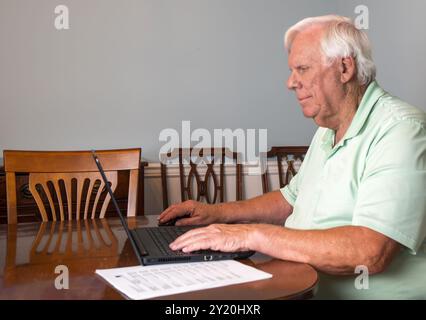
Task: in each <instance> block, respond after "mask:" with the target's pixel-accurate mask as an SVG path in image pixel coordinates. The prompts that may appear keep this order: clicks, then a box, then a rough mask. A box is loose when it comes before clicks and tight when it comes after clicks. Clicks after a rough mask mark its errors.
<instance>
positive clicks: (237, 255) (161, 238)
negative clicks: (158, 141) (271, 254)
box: [92, 151, 254, 265]
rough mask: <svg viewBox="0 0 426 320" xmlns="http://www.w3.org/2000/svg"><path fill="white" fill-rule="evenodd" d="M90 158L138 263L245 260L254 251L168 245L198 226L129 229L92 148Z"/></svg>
mask: <svg viewBox="0 0 426 320" xmlns="http://www.w3.org/2000/svg"><path fill="white" fill-rule="evenodd" d="M92 154H93V159H94V160H95V162H96V165H97V167H98V170H99V172H100V174H101V176H102V180H103V181H104V183H105V187H106V189H107V191H108V193H109V195H110V196H111V201H112V202H113V205H114V207H115V210H116V211H117V214H118V216H119V218H120V221H121V223H122V225H123V228H124V230H125V231H126V234H127V237H128V238H129V241H130V243H131V245H132V248H133V251H134V252H135V254H136V257H137V259H138V261H139V263H140V264H142V265H153V264H166V263H182V262H199V261H216V260H229V259H245V258H248V257H250V256H251V255H252V254H254V251H243V252H221V251H213V250H201V251H194V252H191V253H184V252H182V251H173V250H171V249H170V248H169V244H170V243H171V242H173V241H174V240H175V239H176V238H177V237H179V236H180V235H182V234H184V233H185V232H187V231H189V230H191V229H194V228H199V227H201V226H184V227H178V226H158V227H144V228H136V229H132V230H130V229H129V226H128V225H127V221H126V219H125V218H124V216H123V214H122V213H121V210H120V208H119V207H118V203H117V200H116V199H115V196H114V193H113V192H112V190H111V187H110V185H109V183H108V179H107V178H106V176H105V172H104V170H103V169H102V165H101V163H100V161H99V158H98V157H97V155H96V153H95V151H92Z"/></svg>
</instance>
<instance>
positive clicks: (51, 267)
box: [0, 216, 318, 300]
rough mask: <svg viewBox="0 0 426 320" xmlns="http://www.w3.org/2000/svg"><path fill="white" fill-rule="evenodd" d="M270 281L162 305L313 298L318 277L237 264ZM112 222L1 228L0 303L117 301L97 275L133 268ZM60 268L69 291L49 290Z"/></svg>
mask: <svg viewBox="0 0 426 320" xmlns="http://www.w3.org/2000/svg"><path fill="white" fill-rule="evenodd" d="M128 223H129V226H130V228H135V227H144V226H154V225H156V216H146V217H137V218H128ZM242 262H243V263H245V264H248V265H251V266H253V267H256V268H258V269H260V270H263V271H265V272H269V273H271V274H273V278H272V279H267V280H262V281H256V282H250V283H245V284H239V285H233V286H227V287H222V288H215V289H209V290H203V291H195V292H190V293H185V294H181V295H173V296H168V297H162V298H161V299H221V300H222V299H288V298H309V297H311V296H312V295H313V293H314V291H315V288H316V284H317V281H318V275H317V273H316V271H315V270H314V269H313V268H312V267H311V266H309V265H306V264H299V263H292V262H287V261H281V260H278V259H272V258H270V257H267V256H264V255H261V254H256V255H254V256H252V257H250V259H245V260H243V261H242ZM137 264H138V263H137V259H136V257H135V255H134V252H133V250H132V247H131V245H130V242H129V241H128V240H127V235H126V233H125V230H124V229H123V227H122V225H121V223H120V220H119V219H117V218H108V219H94V220H79V221H56V222H53V221H52V222H42V223H22V224H18V225H1V226H0V299H122V298H123V297H122V296H121V294H120V293H119V292H117V291H116V290H114V289H113V288H112V287H110V286H109V284H108V283H106V282H105V281H104V280H103V279H101V278H100V277H99V276H97V275H96V274H95V270H96V269H106V268H117V267H127V266H135V265H137ZM58 265H63V266H66V267H67V268H68V271H69V289H63V290H57V289H56V288H55V286H54V283H55V279H56V278H57V277H58V276H59V274H57V273H55V268H56V267H57V266H58Z"/></svg>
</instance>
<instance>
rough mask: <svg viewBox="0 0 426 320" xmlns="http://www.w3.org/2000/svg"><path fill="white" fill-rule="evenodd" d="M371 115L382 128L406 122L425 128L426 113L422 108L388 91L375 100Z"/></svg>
mask: <svg viewBox="0 0 426 320" xmlns="http://www.w3.org/2000/svg"><path fill="white" fill-rule="evenodd" d="M372 116H373V118H374V119H375V120H376V122H377V124H379V126H380V127H382V128H386V127H388V128H389V127H393V126H395V125H398V124H403V123H406V122H411V123H412V124H414V125H417V126H420V127H422V128H423V129H424V128H426V113H425V112H424V111H423V110H421V109H420V108H417V107H415V106H413V105H411V104H409V103H407V102H405V101H403V100H401V99H399V98H398V97H395V96H392V95H390V94H388V93H386V94H385V95H383V96H382V97H380V99H379V100H378V101H377V105H376V107H375V108H374V111H373V114H372Z"/></svg>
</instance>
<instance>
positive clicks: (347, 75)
mask: <svg viewBox="0 0 426 320" xmlns="http://www.w3.org/2000/svg"><path fill="white" fill-rule="evenodd" d="M355 73H356V64H355V60H354V58H353V57H344V58H342V59H341V60H340V81H342V83H347V82H349V81H351V80H352V79H353V78H354V77H355V76H356V74H355Z"/></svg>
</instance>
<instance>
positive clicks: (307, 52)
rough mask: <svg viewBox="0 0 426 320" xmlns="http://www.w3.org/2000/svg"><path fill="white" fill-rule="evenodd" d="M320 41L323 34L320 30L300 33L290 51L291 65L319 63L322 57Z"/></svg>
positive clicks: (289, 61)
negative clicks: (308, 62)
mask: <svg viewBox="0 0 426 320" xmlns="http://www.w3.org/2000/svg"><path fill="white" fill-rule="evenodd" d="M320 39H321V32H319V31H318V30H315V31H314V30H307V31H304V32H301V33H298V34H297V35H296V37H295V38H294V40H293V43H292V45H291V48H290V51H289V56H288V63H289V65H299V64H303V63H306V62H307V60H309V61H311V62H315V61H319V60H320V59H321V56H322V51H321V45H320Z"/></svg>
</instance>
